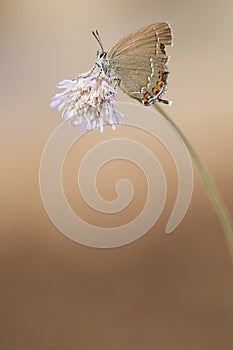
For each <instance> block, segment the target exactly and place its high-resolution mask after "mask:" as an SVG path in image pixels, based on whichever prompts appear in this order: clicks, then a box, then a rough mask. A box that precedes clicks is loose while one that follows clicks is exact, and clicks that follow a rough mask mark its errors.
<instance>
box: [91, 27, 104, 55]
mask: <svg viewBox="0 0 233 350" xmlns="http://www.w3.org/2000/svg"><path fill="white" fill-rule="evenodd" d="M92 34H93V35H94V37H95V38H96V40H97V41H98V43H99V46H100V47H101V50H102V51H103V52H104V47H103V43H102V40H101V37H100V35H99V32H98V30H97V29H96V30H95V31H94V30H92Z"/></svg>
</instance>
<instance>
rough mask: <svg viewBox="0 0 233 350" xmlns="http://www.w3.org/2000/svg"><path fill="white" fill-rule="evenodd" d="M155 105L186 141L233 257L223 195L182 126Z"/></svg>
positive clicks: (232, 234) (232, 231) (232, 233)
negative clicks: (217, 188)
mask: <svg viewBox="0 0 233 350" xmlns="http://www.w3.org/2000/svg"><path fill="white" fill-rule="evenodd" d="M153 106H154V107H155V108H156V109H157V111H158V112H159V113H160V114H161V115H162V116H163V117H164V118H165V119H166V120H167V121H168V122H169V124H170V125H172V126H173V128H174V129H175V130H176V132H177V133H178V134H179V135H180V137H181V138H182V140H183V141H184V143H185V145H186V147H187V149H188V151H189V153H190V155H191V157H192V159H193V161H194V163H195V165H196V167H197V169H198V170H199V173H200V175H201V178H202V180H203V182H204V185H205V188H206V191H207V192H208V194H209V197H210V199H211V201H212V203H213V206H214V208H215V210H216V211H217V213H218V215H219V217H220V219H221V221H222V224H223V226H224V229H225V233H226V237H227V241H228V243H229V248H230V252H231V255H232V258H233V223H232V218H231V216H230V214H229V213H228V210H227V209H226V207H225V206H224V203H223V201H222V199H221V197H220V196H219V194H218V192H217V190H216V189H215V186H214V184H213V182H212V180H211V178H210V177H209V175H208V173H207V171H206V169H205V167H204V165H203V163H202V161H201V159H200V157H199V156H198V154H197V152H196V151H195V149H194V148H193V146H192V145H191V143H190V142H189V140H188V139H187V137H186V136H185V135H184V134H183V132H182V131H181V130H180V128H179V127H178V126H177V125H176V124H175V122H174V121H173V120H172V118H171V117H170V116H169V115H168V113H167V112H165V111H164V110H163V109H162V108H161V107H160V106H159V105H158V103H157V104H154V105H153Z"/></svg>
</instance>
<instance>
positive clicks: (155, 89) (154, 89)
mask: <svg viewBox="0 0 233 350" xmlns="http://www.w3.org/2000/svg"><path fill="white" fill-rule="evenodd" d="M158 91H159V89H157V88H156V87H153V89H152V92H153V94H154V95H156V94H157V92H158Z"/></svg>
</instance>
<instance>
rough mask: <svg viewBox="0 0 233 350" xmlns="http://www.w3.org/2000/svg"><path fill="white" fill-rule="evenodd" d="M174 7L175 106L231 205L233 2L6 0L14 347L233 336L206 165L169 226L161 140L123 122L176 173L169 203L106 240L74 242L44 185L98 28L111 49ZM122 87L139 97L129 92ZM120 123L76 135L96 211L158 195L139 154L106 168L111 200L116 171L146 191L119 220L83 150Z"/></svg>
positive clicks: (224, 342) (9, 297)
mask: <svg viewBox="0 0 233 350" xmlns="http://www.w3.org/2000/svg"><path fill="white" fill-rule="evenodd" d="M164 20H166V21H169V23H170V24H171V26H172V27H173V30H174V47H173V48H172V49H170V50H169V54H170V55H171V61H170V65H169V67H170V71H171V74H170V80H169V91H168V95H167V97H169V98H170V99H172V100H173V101H174V105H173V106H172V107H171V108H170V109H169V111H170V114H171V115H172V116H173V118H174V119H175V120H176V122H177V124H178V125H179V126H180V127H181V128H182V130H183V131H184V132H185V133H186V135H187V136H188V137H189V139H190V140H191V142H192V143H193V145H195V147H196V149H197V150H198V152H199V154H200V156H201V158H202V159H203V160H204V162H205V164H206V166H207V168H208V170H209V173H210V174H211V175H212V178H213V180H214V182H215V184H216V186H217V188H218V190H219V192H220V193H221V196H222V198H223V200H224V202H225V203H226V205H227V207H228V209H229V211H232V209H233V201H232V175H233V162H232V151H233V141H232V127H233V122H232V78H233V40H232V32H233V3H232V1H230V0H223V1H219V2H217V3H216V2H213V1H209V0H208V1H181V0H180V1H172V0H169V1H151V0H148V1H144V2H143V1H131V0H130V1H128V2H127V1H123V0H120V1H112V0H110V1H103V0H98V1H97V0H95V1H93V2H81V1H79V0H76V1H72V0H66V1H60V0H56V1H55V0H51V1H45V0H42V1H29V0H14V1H13V0H7V1H6V0H2V1H1V3H0V49H1V55H0V60H1V65H0V70H1V72H0V77H1V79H0V86H1V95H0V96H1V154H2V156H1V199H2V201H1V224H0V225H1V232H0V283H1V289H0V290H1V292H0V294H1V298H0V348H1V349H4V350H11V349H23V350H29V349H30V350H31V349H33V350H47V349H49V350H50V349H52V350H53V349H54V350H55V349H56V350H60V349H61V350H63V349H69V350H74V349H75V350H76V349H111V350H118V349H121V350H126V349H127V350H129V349H134V350H135V349H136V350H137V349H159V350H176V349H177V350H178V349H179V350H187V349H188V350H209V349H211V350H219V349H224V350H230V349H232V348H233V298H232V295H233V278H232V277H233V265H232V262H231V259H230V255H229V252H228V248H227V244H226V240H225V236H224V232H223V229H222V225H221V223H220V221H219V219H218V217H217V215H216V213H215V211H214V209H213V208H212V206H211V204H210V202H209V200H208V197H207V195H206V193H205V191H204V189H203V186H202V184H201V181H200V179H199V176H198V174H197V173H195V187H194V193H193V199H192V202H191V205H190V208H189V211H188V214H187V215H186V217H185V218H184V220H183V222H182V223H181V224H180V226H179V227H178V228H177V229H176V231H175V232H174V233H173V234H172V235H171V236H166V235H165V234H164V227H165V224H166V222H167V218H168V217H169V213H170V210H171V208H172V204H173V202H174V198H175V194H176V190H177V187H176V186H177V182H176V180H175V179H176V172H175V169H173V166H172V163H171V160H170V159H169V157H168V155H167V154H166V152H165V150H164V149H163V148H162V147H161V145H160V144H159V143H158V142H157V141H156V140H154V139H151V138H150V137H149V136H148V135H147V136H145V135H144V136H142V135H138V134H137V132H136V131H135V130H131V129H129V128H128V129H127V128H124V127H122V128H121V129H119V130H118V131H116V133H115V135H116V137H120V136H122V135H123V136H125V135H126V136H127V137H135V139H136V138H137V137H139V138H143V139H144V140H145V142H146V143H147V144H148V145H150V147H151V148H152V150H153V151H154V152H155V154H156V155H157V156H158V158H159V159H160V160H161V163H162V164H163V166H164V170H165V172H166V173H167V179H168V189H169V191H168V192H169V194H168V195H169V197H168V201H167V203H166V210H165V211H164V213H163V215H162V217H161V218H160V220H159V222H158V223H157V224H156V225H155V226H154V227H153V228H152V229H151V230H150V231H149V232H148V233H147V234H146V235H145V236H143V237H142V238H141V239H140V240H138V241H136V242H134V243H133V244H131V245H128V246H124V247H122V248H117V249H110V250H101V249H99V250H98V249H92V248H88V247H85V246H81V245H79V244H77V243H74V242H72V241H71V240H69V239H67V238H66V237H64V236H63V235H62V234H61V233H60V232H59V231H58V230H57V229H56V228H55V227H54V226H53V224H52V223H51V222H50V220H49V218H48V216H47V215H46V212H45V211H44V208H43V206H42V202H41V198H40V193H39V185H38V171H39V162H40V158H41V154H42V151H43V148H44V146H45V143H46V141H47V140H48V138H49V136H50V134H51V133H52V131H53V130H54V129H55V127H56V126H57V125H58V124H59V123H60V122H61V119H60V115H59V114H58V113H56V111H53V110H50V109H49V102H50V101H49V100H50V97H51V96H52V95H53V94H54V93H55V85H56V83H57V82H58V81H60V80H62V79H64V78H72V77H73V76H76V75H77V74H79V73H82V72H84V71H87V70H88V69H90V68H91V67H92V65H93V63H94V61H95V57H96V50H97V43H96V42H95V41H94V38H93V37H92V36H91V34H90V30H91V29H95V28H98V30H99V32H100V33H101V34H102V38H103V41H104V44H105V47H106V48H108V47H110V46H111V45H112V44H113V43H114V42H115V41H116V40H118V39H120V38H121V37H122V36H123V35H125V34H127V33H129V32H130V31H133V30H136V29H138V28H140V27H141V26H144V25H147V24H150V23H153V22H157V21H164ZM119 100H120V101H128V102H129V99H128V98H127V97H126V96H124V95H123V94H121V95H120V96H119ZM109 135H113V134H112V133H111V132H110V131H109V130H106V132H105V134H104V135H103V136H100V135H99V134H98V133H89V134H88V135H87V137H86V139H84V140H83V141H82V144H80V145H75V147H73V149H72V150H71V152H70V154H69V157H68V158H67V162H66V164H65V167H64V187H65V190H66V193H67V197H68V198H69V200H70V203H71V205H72V206H73V208H74V209H75V210H76V211H79V212H80V213H81V215H82V216H83V217H84V218H86V220H89V222H92V223H94V224H101V225H104V223H106V226H107V225H109V226H114V225H115V224H116V223H117V224H123V223H125V222H127V220H128V221H130V220H131V219H132V218H133V217H134V216H135V215H137V214H138V209H139V208H140V206H141V205H142V201H143V200H144V199H145V196H146V184H145V179H144V177H143V175H142V174H141V173H140V171H139V170H138V169H136V168H135V165H133V164H131V163H127V162H123V161H118V163H117V162H116V161H115V162H112V165H111V164H110V165H109V167H108V168H107V169H103V170H101V172H100V174H99V177H98V183H97V185H98V188H99V190H100V192H101V193H102V195H103V196H104V198H106V199H112V198H114V195H115V192H114V183H115V182H116V180H117V178H121V177H129V178H130V179H131V180H132V181H133V182H134V183H135V198H134V200H135V201H134V202H133V204H132V205H131V206H130V207H129V208H128V211H127V212H126V213H125V214H123V213H121V214H120V215H119V217H118V218H117V219H116V217H114V218H113V217H112V218H109V216H107V215H105V216H103V215H101V216H98V215H96V214H95V215H91V214H90V209H89V208H88V207H85V205H84V204H82V203H81V199H80V197H79V194H78V191H77V189H75V183H74V179H75V177H74V174H75V172H74V171H75V169H76V168H77V167H78V165H77V164H78V162H79V161H80V160H81V156H80V154H84V150H88V149H89V147H90V146H91V145H92V144H95V143H97V142H99V140H102V139H103V138H104V137H106V138H107V137H109ZM79 150H82V152H79ZM111 167H112V168H111ZM136 172H137V173H138V177H136V176H135V173H136ZM112 174H114V177H113V176H112ZM80 207H81V209H80Z"/></svg>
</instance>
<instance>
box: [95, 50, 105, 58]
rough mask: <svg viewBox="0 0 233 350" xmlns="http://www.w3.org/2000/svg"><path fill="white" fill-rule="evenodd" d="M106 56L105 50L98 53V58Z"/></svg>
mask: <svg viewBox="0 0 233 350" xmlns="http://www.w3.org/2000/svg"><path fill="white" fill-rule="evenodd" d="M105 56H106V52H105V51H102V52H101V53H99V52H98V53H97V57H98V59H101V58H103V57H105Z"/></svg>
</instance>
